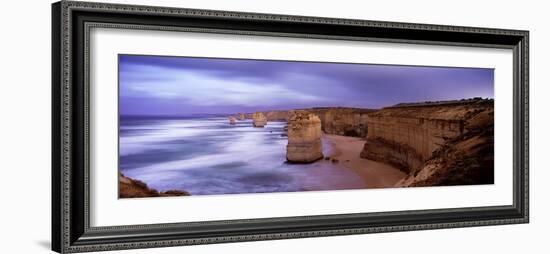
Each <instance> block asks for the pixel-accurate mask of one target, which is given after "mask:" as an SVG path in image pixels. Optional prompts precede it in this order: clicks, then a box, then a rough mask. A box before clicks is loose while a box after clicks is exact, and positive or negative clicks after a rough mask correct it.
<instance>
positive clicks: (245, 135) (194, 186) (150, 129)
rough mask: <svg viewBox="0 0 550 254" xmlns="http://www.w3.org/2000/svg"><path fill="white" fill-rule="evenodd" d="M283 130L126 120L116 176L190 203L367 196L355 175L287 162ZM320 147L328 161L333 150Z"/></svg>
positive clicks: (209, 119)
mask: <svg viewBox="0 0 550 254" xmlns="http://www.w3.org/2000/svg"><path fill="white" fill-rule="evenodd" d="M285 125H286V122H268V123H267V125H266V126H265V127H264V128H255V127H253V126H252V120H250V119H247V120H242V121H237V122H236V124H235V125H230V124H229V120H228V118H227V117H222V116H204V115H202V116H186V117H179V116H178V117H156V116H155V117H151V116H124V117H120V121H119V170H120V171H121V172H122V173H123V174H124V175H126V176H128V177H131V178H134V179H138V180H141V181H143V182H145V183H146V184H147V185H148V186H149V187H151V188H154V189H157V190H158V191H166V190H174V189H175V190H184V191H187V192H189V193H190V194H191V195H219V194H239V193H269V192H295V191H321V190H341V189H357V188H364V187H365V186H364V182H363V180H362V179H361V178H360V177H359V176H358V175H357V174H355V173H354V172H353V171H352V170H350V169H347V168H345V167H343V166H340V165H338V164H334V163H331V162H330V161H326V160H320V161H317V162H314V163H311V164H292V163H288V162H287V161H286V145H287V137H286V132H285V130H284V127H285ZM322 140H323V154H325V155H326V154H331V153H333V152H334V151H332V150H331V149H333V145H332V144H330V142H329V141H328V140H326V139H324V138H323V139H322Z"/></svg>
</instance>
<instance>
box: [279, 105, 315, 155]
mask: <svg viewBox="0 0 550 254" xmlns="http://www.w3.org/2000/svg"><path fill="white" fill-rule="evenodd" d="M321 134H322V133H321V120H320V119H319V117H318V116H316V115H314V114H312V113H309V112H307V111H301V110H298V111H294V112H293V114H292V116H290V118H289V121H288V145H287V147H286V159H287V160H288V161H289V162H295V163H310V162H314V161H316V160H319V159H321V158H323V153H322V145H321Z"/></svg>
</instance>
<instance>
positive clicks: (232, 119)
mask: <svg viewBox="0 0 550 254" xmlns="http://www.w3.org/2000/svg"><path fill="white" fill-rule="evenodd" d="M236 121H237V119H235V117H232V116H230V117H229V124H231V125H235V122H236Z"/></svg>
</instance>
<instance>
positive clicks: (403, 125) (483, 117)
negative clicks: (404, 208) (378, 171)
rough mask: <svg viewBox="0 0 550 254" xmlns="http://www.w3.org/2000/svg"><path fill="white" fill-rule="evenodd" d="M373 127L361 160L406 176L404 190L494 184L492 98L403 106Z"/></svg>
mask: <svg viewBox="0 0 550 254" xmlns="http://www.w3.org/2000/svg"><path fill="white" fill-rule="evenodd" d="M367 124H368V126H369V132H368V135H367V142H366V143H365V146H364V148H363V151H362V152H361V157H362V158H366V159H370V160H375V161H380V162H384V163H388V164H391V165H394V166H396V167H398V168H399V169H401V170H402V171H404V172H406V173H407V174H408V176H407V177H405V178H404V179H402V180H401V181H399V182H398V183H397V184H396V186H398V187H406V186H436V185H461V184H491V183H493V174H494V172H493V170H494V165H493V163H494V155H493V151H494V148H493V139H494V106H493V101H492V100H483V99H472V100H464V101H453V102H452V103H420V104H406V105H399V106H395V107H389V108H384V109H382V110H379V111H377V112H374V113H371V114H369V118H368V122H367Z"/></svg>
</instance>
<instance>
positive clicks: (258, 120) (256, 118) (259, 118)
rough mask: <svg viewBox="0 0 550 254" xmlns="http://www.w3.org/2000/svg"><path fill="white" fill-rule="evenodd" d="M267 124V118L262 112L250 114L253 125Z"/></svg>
mask: <svg viewBox="0 0 550 254" xmlns="http://www.w3.org/2000/svg"><path fill="white" fill-rule="evenodd" d="M266 124H267V118H266V117H265V115H264V113H262V112H256V113H254V114H252V125H254V127H264V126H265V125H266Z"/></svg>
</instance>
